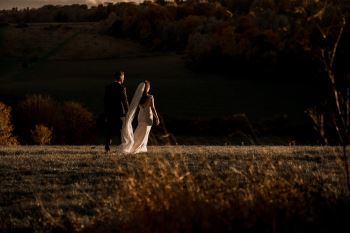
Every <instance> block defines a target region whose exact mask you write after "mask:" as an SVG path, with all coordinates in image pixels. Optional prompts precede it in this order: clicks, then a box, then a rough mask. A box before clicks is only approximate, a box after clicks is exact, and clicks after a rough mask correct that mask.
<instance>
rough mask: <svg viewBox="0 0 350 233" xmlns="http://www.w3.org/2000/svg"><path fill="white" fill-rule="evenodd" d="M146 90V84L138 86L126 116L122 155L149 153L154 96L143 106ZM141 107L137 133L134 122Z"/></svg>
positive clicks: (121, 146)
mask: <svg viewBox="0 0 350 233" xmlns="http://www.w3.org/2000/svg"><path fill="white" fill-rule="evenodd" d="M144 89H145V83H144V82H142V83H140V84H139V85H138V87H137V89H136V91H135V94H134V96H133V98H132V101H131V104H130V107H129V111H128V113H127V114H126V117H125V120H124V122H123V127H122V134H121V136H122V137H121V138H122V144H121V145H120V151H121V152H122V153H132V154H136V153H141V152H147V143H148V136H149V133H150V131H151V128H152V124H153V113H152V109H151V106H152V103H153V96H150V98H149V99H148V100H147V101H146V102H145V103H144V104H142V105H140V100H141V97H142V94H143V91H144ZM138 107H139V109H140V110H139V114H138V117H137V120H138V124H137V128H136V130H135V132H133V128H132V121H133V119H134V116H135V112H136V110H137V108H138Z"/></svg>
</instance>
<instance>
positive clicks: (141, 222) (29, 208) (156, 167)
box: [0, 145, 350, 232]
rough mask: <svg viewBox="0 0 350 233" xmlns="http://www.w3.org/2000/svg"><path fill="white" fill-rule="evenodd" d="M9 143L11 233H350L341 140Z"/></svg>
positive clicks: (4, 185)
mask: <svg viewBox="0 0 350 233" xmlns="http://www.w3.org/2000/svg"><path fill="white" fill-rule="evenodd" d="M113 149H114V151H115V152H113V153H112V154H110V155H105V154H104V153H103V148H102V146H100V145H99V146H61V147H60V146H18V147H1V148H0V177H1V180H0V192H1V194H0V231H1V232H232V231H237V232H344V230H343V231H340V229H341V227H347V228H348V225H347V224H348V222H347V221H348V216H349V211H350V203H349V198H348V197H349V196H348V193H347V190H346V186H345V181H344V173H343V171H342V166H341V162H340V161H339V159H338V156H337V153H338V148H335V147H296V146H293V147H256V146H251V147H219V146H163V147H160V146H157V147H156V146H155V147H150V148H149V152H148V153H147V154H138V155H123V154H119V153H117V152H116V148H113Z"/></svg>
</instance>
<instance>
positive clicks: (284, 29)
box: [0, 0, 350, 79]
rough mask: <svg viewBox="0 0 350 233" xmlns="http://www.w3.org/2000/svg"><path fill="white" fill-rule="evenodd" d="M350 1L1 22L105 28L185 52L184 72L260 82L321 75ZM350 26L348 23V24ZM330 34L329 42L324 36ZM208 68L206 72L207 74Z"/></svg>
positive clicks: (174, 7)
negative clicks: (323, 57) (323, 52)
mask: <svg viewBox="0 0 350 233" xmlns="http://www.w3.org/2000/svg"><path fill="white" fill-rule="evenodd" d="M349 9H350V1H336V0H333V1H329V0H328V1H325V0H318V1H316V0H296V1H289V0H221V1H206V2H203V1H198V0H191V1H186V2H182V1H177V2H166V1H156V2H147V1H145V2H143V3H141V4H136V3H116V4H112V3H109V4H104V5H99V6H96V7H90V8H89V7H88V6H86V5H77V4H75V5H67V6H52V5H47V6H44V7H41V8H39V9H22V10H19V9H16V8H15V9H12V10H4V11H0V22H7V23H35V22H100V21H102V22H105V23H107V27H105V28H104V33H108V34H110V35H112V36H115V37H121V38H128V39H132V40H135V41H138V42H140V43H142V44H144V45H146V46H148V47H149V48H151V49H153V50H155V51H176V52H181V53H184V55H185V58H186V63H187V64H188V66H189V67H191V68H193V69H197V70H199V71H200V70H216V71H217V70H219V71H220V72H228V73H231V74H236V75H239V74H241V75H245V76H247V77H254V78H260V76H261V75H265V76H266V75H267V76H269V77H271V78H279V79H284V78H288V77H289V78H293V79H295V78H301V79H303V78H308V79H312V78H313V77H314V78H317V77H319V76H320V75H323V69H322V64H320V61H319V60H318V59H317V56H318V52H319V50H320V49H321V48H323V47H327V46H328V45H330V44H332V43H333V41H334V40H335V39H336V38H335V35H334V34H332V32H333V31H334V32H336V31H337V29H338V28H339V27H340V24H341V18H342V17H345V18H346V19H349ZM347 21H348V20H347ZM325 34H329V36H325ZM348 39H349V26H348V25H346V27H345V30H344V33H343V38H342V40H341V41H340V44H339V53H338V55H337V67H336V72H337V74H340V75H337V76H340V77H344V76H346V74H347V73H348V72H349V71H348V69H347V68H346V67H347V65H346V61H347V59H348V56H349V50H350V48H349V45H348V44H347V43H346V41H348ZM204 67H205V68H204Z"/></svg>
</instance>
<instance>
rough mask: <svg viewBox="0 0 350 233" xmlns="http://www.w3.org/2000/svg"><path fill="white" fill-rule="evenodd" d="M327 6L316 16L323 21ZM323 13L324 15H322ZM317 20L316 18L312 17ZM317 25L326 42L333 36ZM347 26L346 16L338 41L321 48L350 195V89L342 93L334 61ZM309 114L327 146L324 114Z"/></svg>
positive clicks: (343, 17)
mask: <svg viewBox="0 0 350 233" xmlns="http://www.w3.org/2000/svg"><path fill="white" fill-rule="evenodd" d="M326 7H327V5H325V6H324V7H323V8H322V9H321V10H320V11H319V12H317V13H316V14H315V15H318V16H317V18H318V19H320V20H322V18H323V14H324V12H325V10H326ZM320 12H322V14H320ZM312 18H316V17H312ZM316 24H317V28H318V29H319V30H320V33H321V35H322V37H323V39H324V40H327V39H329V37H331V36H332V35H328V34H327V33H325V32H329V30H323V29H322V28H321V26H320V25H318V23H316ZM345 26H346V18H345V16H344V15H342V17H341V22H340V25H339V27H340V29H339V32H338V34H337V35H336V37H335V38H336V39H335V41H334V44H333V46H332V47H331V48H327V46H325V45H324V46H321V48H319V50H320V57H319V58H320V60H321V62H322V64H323V67H324V70H325V72H326V74H327V75H326V77H327V79H328V84H329V90H330V101H331V111H330V114H331V115H332V117H331V119H333V122H331V123H333V126H334V128H335V130H336V132H337V136H338V139H339V143H340V145H341V146H342V152H341V154H340V159H341V161H342V162H343V166H344V170H345V176H346V183H347V187H348V191H349V193H350V174H349V162H348V159H349V158H348V157H349V156H348V153H347V150H346V149H347V144H348V138H349V130H348V129H349V88H347V90H346V91H345V92H346V93H344V94H343V93H342V90H341V89H340V88H339V87H338V86H337V80H336V77H335V69H334V61H335V57H336V54H337V50H338V47H339V43H340V41H341V39H342V36H343V33H344V28H345ZM308 114H309V116H310V118H311V119H312V121H313V123H314V125H315V128H316V129H317V130H318V132H319V133H320V135H321V137H322V138H323V139H324V142H325V143H326V144H327V139H326V136H325V132H324V113H320V112H317V111H314V110H309V111H308Z"/></svg>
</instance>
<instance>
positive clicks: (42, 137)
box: [31, 125, 52, 145]
mask: <svg viewBox="0 0 350 233" xmlns="http://www.w3.org/2000/svg"><path fill="white" fill-rule="evenodd" d="M31 135H32V139H33V141H34V142H35V143H36V144H38V145H48V144H50V143H51V139H52V129H49V128H48V127H46V126H45V125H35V129H34V130H31Z"/></svg>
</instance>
